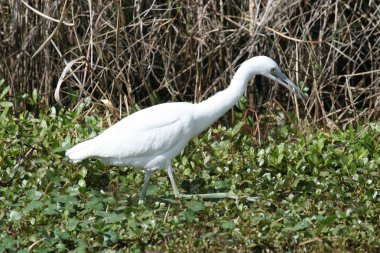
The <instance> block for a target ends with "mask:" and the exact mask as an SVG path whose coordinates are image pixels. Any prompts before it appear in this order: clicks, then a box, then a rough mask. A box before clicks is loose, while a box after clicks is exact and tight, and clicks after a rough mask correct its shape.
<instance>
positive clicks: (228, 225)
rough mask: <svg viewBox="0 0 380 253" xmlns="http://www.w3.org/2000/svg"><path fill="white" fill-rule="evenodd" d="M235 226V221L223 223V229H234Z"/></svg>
mask: <svg viewBox="0 0 380 253" xmlns="http://www.w3.org/2000/svg"><path fill="white" fill-rule="evenodd" d="M235 226H236V224H235V223H234V222H233V221H225V222H223V223H222V228H224V229H233V228H235Z"/></svg>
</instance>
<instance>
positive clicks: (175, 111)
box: [68, 103, 192, 160]
mask: <svg viewBox="0 0 380 253" xmlns="http://www.w3.org/2000/svg"><path fill="white" fill-rule="evenodd" d="M191 106H192V104H188V103H167V104H161V105H157V106H153V107H150V108H147V109H144V110H141V111H139V112H136V113H134V114H132V115H130V116H128V117H126V118H124V119H123V120H121V121H120V122H118V123H116V124H115V125H113V126H111V127H110V128H108V129H107V130H105V131H104V132H103V133H101V134H100V135H98V136H97V137H95V138H93V139H91V140H89V141H87V144H86V142H84V143H80V144H78V145H77V146H78V147H79V146H80V145H82V147H81V149H77V150H86V151H85V154H84V153H83V154H82V155H81V159H77V160H82V159H84V158H87V157H99V158H119V159H120V158H121V159H122V158H138V157H149V156H156V155H159V154H163V153H165V152H166V151H168V150H170V149H171V148H172V147H174V146H175V145H176V144H177V143H178V142H180V141H183V140H184V139H187V141H188V140H190V139H191V138H192V127H191V122H192V113H191V112H192V107H191ZM75 148H76V146H75V147H73V148H72V150H73V151H70V150H69V151H68V154H69V155H68V156H69V157H70V154H74V153H75V152H74V151H75ZM77 153H78V154H79V152H77ZM72 157H75V156H72Z"/></svg>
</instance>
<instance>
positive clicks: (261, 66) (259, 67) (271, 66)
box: [251, 56, 307, 101]
mask: <svg viewBox="0 0 380 253" xmlns="http://www.w3.org/2000/svg"><path fill="white" fill-rule="evenodd" d="M251 60H252V63H253V61H254V64H255V69H256V71H257V74H259V75H263V76H266V77H268V78H270V79H272V80H275V81H277V82H279V83H280V84H281V85H282V86H284V87H285V88H287V89H288V90H289V91H290V92H292V93H293V94H295V95H296V96H297V97H299V98H300V99H302V100H303V101H306V100H307V96H306V95H305V94H304V93H303V92H302V91H301V90H300V89H299V88H298V87H297V86H296V85H295V84H294V83H293V82H292V81H290V80H289V78H288V77H287V76H286V75H285V74H284V73H282V71H281V69H280V68H279V67H278V65H277V63H276V62H275V61H273V60H272V59H271V58H269V57H267V56H257V57H254V58H252V59H251Z"/></svg>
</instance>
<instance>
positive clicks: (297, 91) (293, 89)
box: [273, 71, 307, 102]
mask: <svg viewBox="0 0 380 253" xmlns="http://www.w3.org/2000/svg"><path fill="white" fill-rule="evenodd" d="M273 76H274V77H275V78H276V80H277V81H278V82H279V83H280V84H281V85H282V86H284V87H285V88H287V89H288V90H289V91H290V92H292V93H293V94H295V95H296V96H297V97H299V98H300V99H302V101H304V102H306V100H307V96H306V95H305V94H304V93H303V92H302V91H301V90H300V89H299V88H298V87H297V86H296V85H295V84H294V83H293V82H292V81H290V80H289V78H288V77H287V76H286V75H285V74H284V73H282V72H281V71H278V72H277V73H276V74H274V75H273Z"/></svg>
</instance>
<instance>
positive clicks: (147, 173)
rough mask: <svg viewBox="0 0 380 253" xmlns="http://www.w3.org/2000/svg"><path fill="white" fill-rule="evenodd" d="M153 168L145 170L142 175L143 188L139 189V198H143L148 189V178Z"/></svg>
mask: <svg viewBox="0 0 380 253" xmlns="http://www.w3.org/2000/svg"><path fill="white" fill-rule="evenodd" d="M152 174H153V170H146V171H145V176H144V184H143V189H142V191H141V195H140V200H145V197H146V191H147V190H148V185H149V180H150V178H151V177H152Z"/></svg>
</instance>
